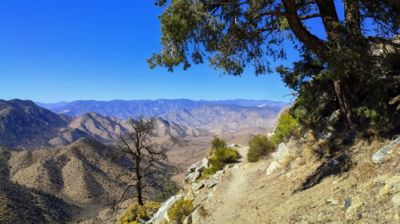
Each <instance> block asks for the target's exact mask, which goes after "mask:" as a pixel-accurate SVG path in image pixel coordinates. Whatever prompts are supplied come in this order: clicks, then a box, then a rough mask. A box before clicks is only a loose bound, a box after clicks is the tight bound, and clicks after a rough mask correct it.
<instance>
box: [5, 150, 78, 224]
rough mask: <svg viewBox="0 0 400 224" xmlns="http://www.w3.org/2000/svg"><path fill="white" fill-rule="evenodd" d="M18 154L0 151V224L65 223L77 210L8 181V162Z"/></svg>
mask: <svg viewBox="0 0 400 224" xmlns="http://www.w3.org/2000/svg"><path fill="white" fill-rule="evenodd" d="M14 153H17V152H15V151H12V150H10V149H6V148H4V147H0V182H1V184H0V223H32V224H36V223H65V222H67V221H68V220H71V219H72V217H73V213H75V212H78V211H79V208H78V207H77V206H74V205H72V204H70V203H67V202H65V201H63V200H62V199H60V198H58V197H56V196H54V195H52V194H48V193H46V192H44V191H41V190H38V189H35V188H29V187H27V186H23V185H20V184H18V183H14V182H12V181H10V170H9V165H8V160H9V159H10V157H11V156H12V154H14Z"/></svg>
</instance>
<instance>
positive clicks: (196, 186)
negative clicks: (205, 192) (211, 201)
mask: <svg viewBox="0 0 400 224" xmlns="http://www.w3.org/2000/svg"><path fill="white" fill-rule="evenodd" d="M204 182H205V181H204V180H202V181H200V182H198V183H193V184H192V190H193V191H198V190H200V189H202V188H203V187H204V184H205V183H204Z"/></svg>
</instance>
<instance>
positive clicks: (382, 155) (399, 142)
mask: <svg viewBox="0 0 400 224" xmlns="http://www.w3.org/2000/svg"><path fill="white" fill-rule="evenodd" d="M399 150H400V137H398V138H396V139H395V140H393V141H391V142H390V143H389V144H387V145H385V146H384V147H382V148H381V149H379V150H378V151H377V152H376V153H375V154H374V155H373V156H372V158H371V160H372V162H373V163H375V164H380V163H384V162H386V161H388V160H389V159H390V158H391V156H392V155H393V153H395V151H399Z"/></svg>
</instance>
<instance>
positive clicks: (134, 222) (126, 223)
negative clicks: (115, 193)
mask: <svg viewBox="0 0 400 224" xmlns="http://www.w3.org/2000/svg"><path fill="white" fill-rule="evenodd" d="M159 208H160V204H159V203H157V202H149V203H146V204H145V205H143V206H140V205H139V204H134V205H132V206H131V207H130V208H129V210H128V211H127V212H126V213H125V214H124V215H123V216H122V217H121V218H120V219H119V222H118V223H120V224H139V223H141V222H140V220H149V219H150V218H151V216H152V215H153V214H154V213H155V212H157V210H158V209H159Z"/></svg>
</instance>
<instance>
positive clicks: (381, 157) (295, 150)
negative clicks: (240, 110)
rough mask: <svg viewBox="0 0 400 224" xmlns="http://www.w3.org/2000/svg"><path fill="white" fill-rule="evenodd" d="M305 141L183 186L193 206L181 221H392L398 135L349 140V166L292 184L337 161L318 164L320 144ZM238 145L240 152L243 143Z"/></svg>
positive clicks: (398, 185)
mask: <svg viewBox="0 0 400 224" xmlns="http://www.w3.org/2000/svg"><path fill="white" fill-rule="evenodd" d="M310 139H314V140H310ZM310 139H306V138H303V139H300V140H295V141H289V142H288V143H287V144H282V145H280V146H279V149H278V151H277V152H276V153H274V154H273V155H272V156H270V157H269V158H267V159H266V160H261V161H259V162H257V163H248V162H246V160H245V159H244V160H243V161H241V162H240V163H238V164H235V165H233V166H227V167H225V169H224V170H223V171H222V173H220V174H219V176H218V178H215V179H217V182H216V183H214V184H213V185H210V184H208V183H209V180H210V179H211V180H213V178H214V176H212V177H210V178H209V179H202V178H200V179H199V180H197V181H196V182H195V183H193V184H187V185H186V186H185V189H186V192H187V193H183V194H182V196H181V197H185V198H187V199H194V202H193V203H194V207H195V210H194V211H193V212H192V213H191V214H190V216H189V217H188V218H187V219H186V220H185V222H184V223H193V224H203V223H204V224H205V223H207V224H213V223H215V224H219V223H238V224H242V223H260V224H261V223H271V224H275V223H276V224H281V223H343V224H345V223H360V224H361V223H363V224H364V223H365V224H369V223H370V224H375V223H382V224H383V223H385V224H386V223H389V224H392V223H393V224H397V223H399V222H400V216H399V213H398V212H399V210H398V209H399V206H400V176H399V174H398V171H399V168H400V166H399V159H400V157H399V151H400V136H397V138H396V137H395V139H394V140H388V139H370V140H365V139H358V140H356V141H355V143H354V144H352V145H351V146H350V147H349V148H348V153H349V156H350V157H351V158H352V162H353V165H352V167H351V168H350V169H349V170H348V171H347V172H344V173H341V174H338V175H333V174H332V173H331V174H330V175H329V173H328V175H327V176H324V177H323V178H322V179H320V182H317V183H316V184H315V185H311V186H309V187H308V188H307V189H305V190H300V189H302V188H301V187H302V186H304V183H305V182H306V181H308V180H310V177H313V176H314V175H315V174H318V175H321V173H319V172H320V171H321V169H320V168H321V167H326V168H327V171H328V172H331V171H332V170H333V169H335V167H336V166H337V163H335V162H331V163H328V164H327V165H323V164H324V163H323V161H322V160H321V159H318V155H317V154H316V152H315V150H319V147H321V145H320V144H322V145H323V144H324V143H323V141H316V140H315V138H313V137H312V138H310ZM238 150H239V151H240V152H241V154H242V155H244V156H245V154H246V147H239V148H238ZM336 162H337V161H336ZM207 181H208V182H207ZM156 223H158V222H156Z"/></svg>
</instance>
